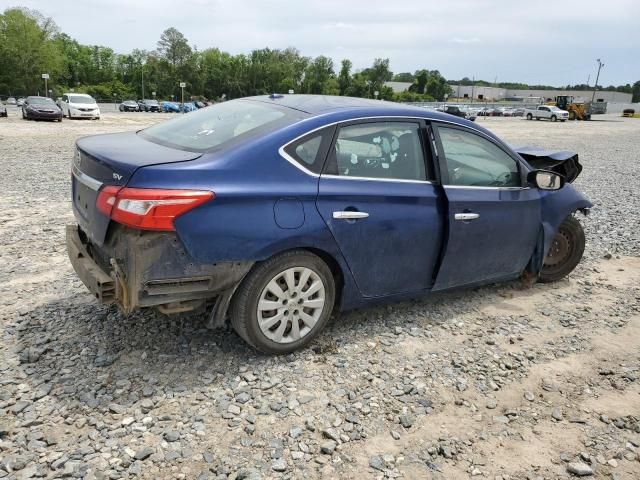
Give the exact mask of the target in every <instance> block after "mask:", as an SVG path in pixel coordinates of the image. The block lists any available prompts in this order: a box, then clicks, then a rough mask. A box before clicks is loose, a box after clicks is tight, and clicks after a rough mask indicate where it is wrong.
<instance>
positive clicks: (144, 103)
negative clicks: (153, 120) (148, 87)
mask: <svg viewBox="0 0 640 480" xmlns="http://www.w3.org/2000/svg"><path fill="white" fill-rule="evenodd" d="M138 109H139V111H141V112H160V111H162V108H161V107H160V104H159V103H158V101H157V100H139V101H138Z"/></svg>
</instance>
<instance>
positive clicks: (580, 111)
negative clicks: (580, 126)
mask: <svg viewBox="0 0 640 480" xmlns="http://www.w3.org/2000/svg"><path fill="white" fill-rule="evenodd" d="M547 105H555V106H556V107H558V108H560V109H562V110H566V111H567V112H569V120H591V108H590V105H589V103H576V102H575V101H574V98H573V95H558V96H557V97H556V99H555V101H551V102H547Z"/></svg>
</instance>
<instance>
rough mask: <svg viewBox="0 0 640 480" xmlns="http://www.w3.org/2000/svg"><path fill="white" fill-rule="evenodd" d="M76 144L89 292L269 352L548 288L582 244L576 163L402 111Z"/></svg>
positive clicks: (173, 125)
mask: <svg viewBox="0 0 640 480" xmlns="http://www.w3.org/2000/svg"><path fill="white" fill-rule="evenodd" d="M76 147H77V148H76V151H75V157H74V161H73V167H72V186H71V187H72V195H73V212H74V215H75V218H76V223H74V224H73V225H69V226H68V227H67V232H66V234H67V248H68V252H69V257H70V260H71V263H72V264H73V267H74V269H75V271H76V272H77V274H78V276H79V277H80V278H81V279H82V281H83V282H84V284H85V285H86V286H87V288H88V289H89V290H90V291H91V292H92V294H93V295H94V296H95V297H96V298H97V299H98V300H99V301H101V302H103V303H107V304H109V303H115V304H117V305H118V306H119V307H120V309H121V310H123V311H124V312H131V311H134V310H136V309H140V308H147V307H154V308H156V309H157V310H159V311H160V312H162V313H165V314H172V313H180V312H191V311H202V309H207V310H206V312H207V315H208V319H209V320H208V321H209V325H210V326H211V327H215V326H220V325H223V324H224V322H226V321H227V320H229V321H230V322H231V325H232V326H233V328H234V329H235V330H236V331H237V333H238V334H239V335H240V336H241V337H242V338H243V339H244V340H246V341H247V342H248V343H249V344H250V345H252V346H253V347H254V348H256V349H258V350H260V351H263V352H267V353H274V354H282V353H288V352H291V351H294V350H296V349H299V348H302V347H304V346H305V345H307V344H309V342H311V341H312V340H313V339H314V338H315V337H316V336H317V335H318V334H319V333H320V331H322V329H323V328H324V327H325V326H326V325H327V322H328V321H329V319H330V317H331V316H332V314H333V313H336V315H337V313H338V312H340V311H345V310H348V309H354V308H359V307H365V306H367V305H372V304H376V303H381V302H390V301H396V300H400V299H405V298H411V297H419V296H422V295H424V294H427V293H429V292H438V291H443V290H448V289H454V288H460V287H469V286H475V285H481V284H486V283H491V282H498V281H505V280H512V279H517V278H518V277H521V276H526V277H527V278H528V279H538V280H540V281H543V282H551V281H555V280H558V279H560V278H563V277H565V276H566V275H568V274H569V273H570V272H571V271H572V270H573V269H574V268H575V267H576V265H577V264H578V263H579V262H580V259H581V258H582V254H583V251H584V247H585V236H584V232H583V229H582V227H581V225H580V223H579V222H578V220H577V219H576V217H575V214H576V213H577V212H583V213H587V212H588V209H589V208H590V207H591V203H590V202H589V200H587V199H586V198H585V197H584V196H583V195H582V194H580V193H579V192H578V191H576V190H575V188H574V187H573V186H572V185H571V184H570V182H572V181H573V180H574V179H575V178H576V177H577V175H578V174H579V173H580V171H581V169H582V167H581V165H580V163H579V161H578V155H577V154H575V153H573V152H564V151H551V152H549V151H543V150H539V149H534V148H527V147H524V148H518V149H512V148H510V147H509V146H508V145H506V144H505V143H504V142H503V141H501V140H500V139H499V138H497V137H496V136H495V135H493V134H492V133H491V132H489V131H487V130H486V129H484V128H482V127H481V126H479V125H477V124H475V123H472V122H469V121H467V120H464V119H461V118H458V117H454V116H451V115H447V114H445V113H439V112H434V111H428V110H425V109H421V108H417V107H410V106H406V105H401V104H397V103H387V102H382V101H374V100H365V99H357V98H348V97H330V96H312V95H271V96H261V97H252V98H244V99H238V100H233V101H227V102H223V103H219V104H216V105H213V106H211V107H209V108H206V109H202V110H200V111H197V112H194V113H192V114H190V115H184V116H180V117H178V118H175V119H172V120H169V121H167V122H163V123H160V124H156V125H154V126H151V127H149V128H147V129H144V130H140V131H138V132H127V133H117V134H105V135H97V136H92V137H86V138H81V139H80V140H78V141H77V144H76Z"/></svg>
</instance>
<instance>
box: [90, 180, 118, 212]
mask: <svg viewBox="0 0 640 480" xmlns="http://www.w3.org/2000/svg"><path fill="white" fill-rule="evenodd" d="M121 188H122V187H117V186H115V185H108V186H106V187H104V188H103V189H102V190H100V193H98V198H97V199H96V207H98V210H100V211H101V212H102V213H104V214H105V215H106V216H107V217H110V216H111V210H112V209H113V205H114V204H115V203H116V197H117V196H118V192H119V191H120V189H121Z"/></svg>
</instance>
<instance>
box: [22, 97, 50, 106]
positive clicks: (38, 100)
mask: <svg viewBox="0 0 640 480" xmlns="http://www.w3.org/2000/svg"><path fill="white" fill-rule="evenodd" d="M27 102H29V103H37V104H39V105H44V104H47V105H49V104H51V105H55V102H54V101H53V100H51V99H50V98H47V97H28V98H27Z"/></svg>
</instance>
